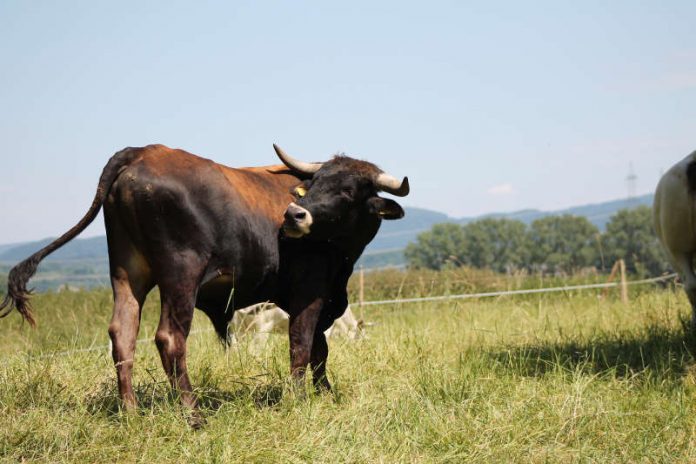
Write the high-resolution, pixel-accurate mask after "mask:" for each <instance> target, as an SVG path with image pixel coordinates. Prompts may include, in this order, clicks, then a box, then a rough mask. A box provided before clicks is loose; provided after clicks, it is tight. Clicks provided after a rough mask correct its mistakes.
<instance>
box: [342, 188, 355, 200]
mask: <svg viewBox="0 0 696 464" xmlns="http://www.w3.org/2000/svg"><path fill="white" fill-rule="evenodd" d="M341 195H343V196H344V197H346V198H348V199H349V200H352V199H353V189H352V188H350V187H346V188H344V189H343V190H341Z"/></svg>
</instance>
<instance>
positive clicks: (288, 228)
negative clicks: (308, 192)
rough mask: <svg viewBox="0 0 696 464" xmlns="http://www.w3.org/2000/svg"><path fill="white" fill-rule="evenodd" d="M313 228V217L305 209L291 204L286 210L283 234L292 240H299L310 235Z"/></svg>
mask: <svg viewBox="0 0 696 464" xmlns="http://www.w3.org/2000/svg"><path fill="white" fill-rule="evenodd" d="M311 226H312V215H311V214H310V212H309V211H307V210H306V209H304V208H303V207H301V206H299V205H297V204H295V203H290V204H289V205H288V209H286V210H285V221H284V222H283V233H284V234H285V235H286V236H287V237H290V238H299V237H302V236H303V235H307V234H308V233H309V229H310V227H311Z"/></svg>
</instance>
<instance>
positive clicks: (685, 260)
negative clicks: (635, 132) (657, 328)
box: [653, 151, 696, 329]
mask: <svg viewBox="0 0 696 464" xmlns="http://www.w3.org/2000/svg"><path fill="white" fill-rule="evenodd" d="M653 214H654V219H655V232H656V233H657V236H658V238H659V239H660V241H661V242H662V244H663V245H664V247H665V250H666V251H667V254H668V255H669V258H670V260H671V261H672V265H673V266H674V268H675V269H674V270H675V271H677V272H678V273H679V275H680V276H681V278H682V280H683V281H684V290H686V295H687V296H688V297H689V301H690V302H691V309H692V314H691V325H692V327H693V328H694V329H696V274H694V255H696V151H695V152H693V153H691V154H690V155H689V156H687V157H686V158H684V159H683V160H681V161H680V162H678V163H677V164H675V165H674V166H672V168H671V169H670V170H669V171H667V172H666V173H665V175H663V176H662V178H661V179H660V182H659V183H658V184H657V190H656V191H655V203H654V204H653Z"/></svg>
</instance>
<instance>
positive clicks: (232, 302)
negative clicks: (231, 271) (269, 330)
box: [196, 275, 273, 313]
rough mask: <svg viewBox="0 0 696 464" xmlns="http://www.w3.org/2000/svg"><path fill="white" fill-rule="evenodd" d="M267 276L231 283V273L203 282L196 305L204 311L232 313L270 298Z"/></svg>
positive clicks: (270, 292)
mask: <svg viewBox="0 0 696 464" xmlns="http://www.w3.org/2000/svg"><path fill="white" fill-rule="evenodd" d="M267 279H268V278H267V277H266V278H263V277H259V278H258V279H257V280H255V281H248V280H249V279H247V281H246V282H245V281H242V282H240V281H237V282H235V283H234V284H233V280H232V276H231V275H222V276H220V277H217V278H214V279H212V280H210V281H209V282H207V283H205V284H203V285H202V286H201V287H200V289H199V290H198V296H197V298H196V307H197V308H199V309H202V310H204V311H205V312H210V311H214V312H218V311H222V312H225V313H232V312H234V311H235V310H236V309H238V308H246V307H247V306H251V305H254V304H257V303H262V302H264V301H269V300H271V299H272V297H273V295H272V291H271V290H272V289H271V288H270V287H271V286H270V285H268V282H267Z"/></svg>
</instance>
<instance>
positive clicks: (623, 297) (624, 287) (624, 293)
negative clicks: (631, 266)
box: [619, 259, 628, 304]
mask: <svg viewBox="0 0 696 464" xmlns="http://www.w3.org/2000/svg"><path fill="white" fill-rule="evenodd" d="M619 270H620V271H621V302H622V303H623V304H628V284H627V283H626V262H625V261H624V260H623V259H620V260H619Z"/></svg>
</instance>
